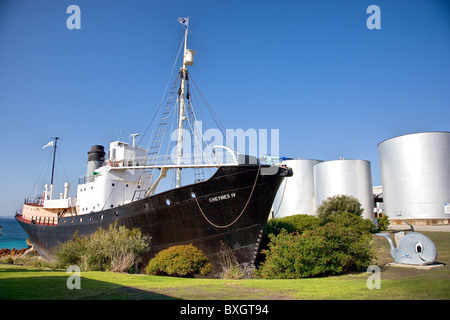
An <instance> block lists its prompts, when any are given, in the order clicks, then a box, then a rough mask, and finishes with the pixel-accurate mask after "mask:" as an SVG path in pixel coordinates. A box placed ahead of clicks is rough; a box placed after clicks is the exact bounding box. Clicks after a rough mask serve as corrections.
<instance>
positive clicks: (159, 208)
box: [17, 165, 292, 272]
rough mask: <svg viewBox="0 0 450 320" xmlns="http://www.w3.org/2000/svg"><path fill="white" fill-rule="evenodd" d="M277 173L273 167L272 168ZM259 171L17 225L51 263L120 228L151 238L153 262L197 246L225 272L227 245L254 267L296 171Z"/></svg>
mask: <svg viewBox="0 0 450 320" xmlns="http://www.w3.org/2000/svg"><path fill="white" fill-rule="evenodd" d="M272 168H273V167H272ZM264 169H271V168H267V167H264V166H258V165H236V166H224V167H219V168H218V170H217V171H216V173H215V174H214V175H213V176H212V177H211V178H210V179H208V180H206V181H203V182H199V183H196V184H192V185H187V186H184V187H180V188H177V189H172V190H169V191H166V192H163V193H159V194H157V195H154V196H151V197H148V198H144V199H141V200H137V201H134V202H132V203H129V204H124V205H122V206H119V207H116V208H111V209H108V210H103V211H99V212H93V213H89V214H83V215H78V216H68V217H61V218H59V220H58V223H57V224H55V225H42V224H38V223H31V222H30V221H27V220H24V219H22V218H21V216H17V221H18V222H19V224H20V225H21V226H22V228H23V229H24V230H25V231H26V232H27V234H28V236H29V238H30V240H31V241H33V243H34V245H35V248H36V250H37V251H38V252H39V254H40V255H41V256H43V257H44V258H47V259H51V258H53V256H54V248H55V247H57V246H58V245H59V244H61V243H64V242H66V241H68V240H69V239H71V238H72V236H73V235H74V233H75V232H76V231H77V232H78V234H79V235H89V234H91V233H93V232H95V231H96V230H97V229H98V228H99V227H102V228H108V226H109V225H110V224H112V223H114V222H117V223H118V224H119V225H123V226H126V227H127V228H129V229H132V228H140V229H141V231H142V232H143V233H144V234H146V235H148V236H150V237H151V241H150V250H149V253H148V254H147V255H146V256H145V257H144V261H143V263H144V264H145V263H146V262H147V261H148V259H150V258H151V257H152V256H154V255H155V254H156V253H158V252H159V251H161V250H163V249H166V248H168V247H170V246H174V245H182V244H192V245H194V246H195V247H197V248H198V249H200V250H202V251H203V252H204V253H205V255H206V256H207V257H208V259H209V261H210V262H211V264H212V265H213V267H214V270H215V272H218V271H219V269H220V261H219V252H220V248H221V245H220V243H221V242H223V243H224V244H225V245H226V246H227V247H228V248H230V249H232V250H233V252H234V254H235V256H236V258H237V260H238V262H239V263H240V264H246V263H247V264H249V265H254V263H255V259H256V255H257V253H258V249H259V243H260V240H261V237H262V233H263V230H264V227H265V224H266V222H267V219H268V215H269V213H270V209H271V206H272V203H273V200H274V197H275V194H276V192H277V190H278V188H279V186H280V184H281V182H282V180H283V178H284V177H286V176H290V175H292V171H291V170H290V169H287V168H283V167H279V168H277V170H276V171H275V174H273V172H270V173H268V174H265V173H264Z"/></svg>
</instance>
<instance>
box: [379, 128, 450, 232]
mask: <svg viewBox="0 0 450 320" xmlns="http://www.w3.org/2000/svg"><path fill="white" fill-rule="evenodd" d="M378 152H379V155H380V170H381V180H382V184H383V201H384V212H385V214H386V215H387V216H388V217H389V219H390V220H392V219H394V220H395V219H399V220H404V219H419V220H421V219H423V220H429V219H444V221H443V222H444V223H448V220H449V219H450V132H423V133H413V134H407V135H402V136H398V137H395V138H391V139H388V140H385V141H383V142H381V143H379V144H378ZM445 220H446V221H447V222H445ZM437 222H442V221H437Z"/></svg>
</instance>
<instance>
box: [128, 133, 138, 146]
mask: <svg viewBox="0 0 450 320" xmlns="http://www.w3.org/2000/svg"><path fill="white" fill-rule="evenodd" d="M137 136H139V133H132V134H130V139H131V141H133V147H135V146H136V137H137Z"/></svg>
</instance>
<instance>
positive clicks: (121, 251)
mask: <svg viewBox="0 0 450 320" xmlns="http://www.w3.org/2000/svg"><path fill="white" fill-rule="evenodd" d="M149 241H150V238H149V237H147V236H144V235H143V234H142V232H141V231H140V230H139V229H133V230H129V229H127V228H126V227H125V226H118V225H117V223H114V224H111V225H110V226H109V228H108V230H105V229H103V228H99V229H98V230H97V231H95V232H94V233H93V234H91V235H89V236H82V237H80V236H78V234H75V235H74V236H73V238H72V239H71V240H69V241H67V242H66V243H64V244H62V245H61V246H59V247H58V248H57V250H56V265H57V266H59V267H61V268H67V267H68V266H69V265H78V266H79V267H80V268H82V269H85V270H110V271H113V272H125V271H129V270H130V269H131V268H132V267H133V265H134V264H136V263H137V262H139V261H140V259H141V256H142V254H144V253H145V252H147V251H148V245H149Z"/></svg>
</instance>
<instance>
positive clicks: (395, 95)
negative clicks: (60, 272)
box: [0, 0, 450, 215]
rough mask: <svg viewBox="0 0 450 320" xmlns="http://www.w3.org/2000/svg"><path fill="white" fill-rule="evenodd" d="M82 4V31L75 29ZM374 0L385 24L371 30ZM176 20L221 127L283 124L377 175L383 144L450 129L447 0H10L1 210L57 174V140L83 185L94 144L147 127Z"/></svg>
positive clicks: (292, 146)
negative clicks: (182, 20)
mask: <svg viewBox="0 0 450 320" xmlns="http://www.w3.org/2000/svg"><path fill="white" fill-rule="evenodd" d="M72 4H75V5H78V6H79V7H80V9H81V29H80V30H69V29H68V28H67V27H66V20H67V18H68V17H69V16H70V15H69V14H67V13H66V9H67V7H68V6H70V5H72ZM372 4H374V5H377V6H379V8H380V10H381V29H379V30H378V29H373V30H369V29H368V28H367V26H366V20H367V19H368V18H369V16H370V14H367V13H366V10H367V7H368V6H370V5H372ZM180 16H189V17H190V28H191V30H192V33H191V34H190V38H189V45H188V46H189V47H191V48H192V49H194V50H196V52H197V54H196V56H195V65H194V66H192V67H191V68H190V72H191V74H192V75H193V77H194V79H195V81H196V83H197V85H198V86H199V87H200V89H201V91H202V93H203V94H204V95H205V96H206V99H207V100H208V102H209V104H210V105H211V106H212V107H213V109H214V111H215V112H216V114H217V115H218V117H219V118H220V120H221V122H222V123H223V125H224V126H225V128H234V129H237V128H242V129H244V130H246V129H248V128H254V129H269V130H270V129H279V130H280V153H281V154H282V155H284V156H288V157H301V158H307V159H310V158H312V159H321V160H334V159H338V158H339V157H344V158H348V159H363V160H369V161H371V164H372V179H373V184H374V185H380V184H381V178H380V172H379V159H378V149H377V144H378V143H379V142H381V141H383V140H385V139H388V138H391V137H394V136H398V135H402V134H408V133H413V132H422V131H448V130H449V128H450V125H449V118H450V3H449V2H448V1H445V0H443V1H431V0H428V1H425V0H422V1H417V0H389V1H385V0H370V1H365V0H353V1H352V0H342V1H335V0H330V1H325V0H323V1H313V0H308V1H302V0H295V1H288V0H280V1H273V0H272V1H266V0H258V1H253V0H240V1H235V0H227V1H224V0H221V1H216V0H205V1H203V0H202V1H200V0H190V1H178V0H171V1H167V0H151V1H149V0H148V1H141V0H133V1H124V0H123V1H122V0H120V1H119V0H108V1H102V0H96V1H92V0H70V1H65V0H39V1H36V0H34V1H31V0H29V1H25V0H0V111H1V117H0V137H1V141H2V157H1V160H0V166H1V168H2V179H1V180H0V203H1V204H2V207H1V210H0V215H13V214H14V212H15V210H17V209H20V208H21V205H22V202H23V199H24V198H25V197H27V196H31V195H34V185H35V183H36V182H37V179H38V178H39V176H46V175H47V174H48V173H47V172H45V171H44V172H43V171H42V167H43V166H44V164H45V163H46V162H47V160H48V159H49V155H50V152H51V149H50V148H47V149H44V150H42V149H41V148H42V146H43V145H45V144H46V143H47V142H48V141H50V140H51V137H54V136H59V137H61V138H63V140H62V141H60V142H59V146H60V149H59V150H60V152H59V154H60V155H59V158H58V159H57V161H58V163H59V162H61V163H63V169H60V170H59V173H58V175H59V177H60V178H61V180H60V181H62V182H63V180H66V177H67V180H69V182H71V183H72V185H73V186H74V185H76V184H77V178H78V176H81V175H83V174H84V172H85V165H86V161H87V154H86V153H87V151H89V149H90V147H91V146H92V145H94V144H103V145H105V146H108V144H109V142H110V141H113V140H115V139H117V138H118V137H121V138H122V139H124V140H125V139H126V140H125V141H128V135H129V134H131V133H135V132H143V131H144V130H145V128H146V127H147V125H148V124H149V123H150V121H151V118H152V116H153V114H154V112H155V110H156V108H157V107H158V105H159V103H160V101H161V98H162V94H163V92H164V90H165V87H166V84H167V80H168V77H169V74H170V71H171V69H172V64H173V60H174V58H175V56H176V53H177V51H178V47H179V44H180V40H181V39H182V36H183V29H182V27H181V26H180V24H179V23H178V22H177V18H178V17H180ZM73 189H75V188H73ZM38 191H40V190H38Z"/></svg>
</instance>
